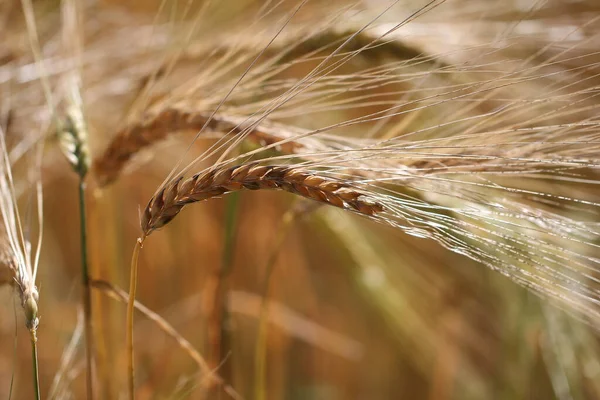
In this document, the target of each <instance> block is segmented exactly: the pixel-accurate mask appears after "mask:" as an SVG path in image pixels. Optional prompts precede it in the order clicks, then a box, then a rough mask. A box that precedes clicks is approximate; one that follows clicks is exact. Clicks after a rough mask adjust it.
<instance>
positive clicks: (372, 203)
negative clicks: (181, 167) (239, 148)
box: [141, 163, 384, 236]
mask: <svg viewBox="0 0 600 400" xmlns="http://www.w3.org/2000/svg"><path fill="white" fill-rule="evenodd" d="M241 189H249V190H261V189H276V190H283V191H286V192H289V193H292V194H296V195H299V196H302V197H306V198H308V199H311V200H314V201H317V202H319V203H323V204H329V205H332V206H335V207H339V208H342V209H346V210H350V211H353V212H356V213H359V214H363V215H366V216H370V217H372V216H376V215H377V214H378V213H380V212H382V211H384V206H383V205H382V203H381V202H379V201H378V200H377V198H376V196H374V195H373V194H372V193H369V192H367V191H364V190H362V189H360V188H358V187H355V185H353V184H351V183H349V182H346V181H344V180H341V179H335V178H330V177H326V176H320V175H319V174H318V172H314V171H310V170H307V169H303V168H302V167H298V166H285V165H284V166H277V165H260V164H257V163H249V164H242V165H238V166H235V167H220V168H214V169H211V170H208V171H207V172H205V173H203V174H197V175H194V176H193V177H191V178H189V179H185V180H184V179H183V178H179V179H176V180H175V181H172V182H170V183H168V184H167V185H165V186H164V187H163V188H162V189H161V190H160V191H159V192H158V193H157V194H156V195H155V196H154V197H152V199H151V200H150V202H149V203H148V205H147V206H146V209H145V210H144V212H143V214H142V219H141V228H142V232H143V233H144V236H148V235H149V234H150V233H152V232H153V231H154V230H155V229H158V228H161V227H163V226H165V225H166V224H168V223H169V222H170V221H171V220H172V219H173V218H175V217H176V216H177V214H179V212H180V211H181V210H182V209H183V207H184V206H186V205H187V204H190V203H195V202H198V201H202V200H207V199H210V198H213V197H216V196H221V195H223V194H226V193H230V192H233V191H236V190H241Z"/></svg>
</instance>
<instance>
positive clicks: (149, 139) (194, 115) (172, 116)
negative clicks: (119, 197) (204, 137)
mask: <svg viewBox="0 0 600 400" xmlns="http://www.w3.org/2000/svg"><path fill="white" fill-rule="evenodd" d="M210 115H211V114H210V113H205V112H198V111H197V110H194V109H190V108H180V107H168V108H165V109H163V110H161V111H159V112H148V113H147V115H146V116H145V117H144V118H142V119H141V120H140V121H138V122H136V123H134V124H132V125H130V126H128V127H127V128H125V129H123V130H121V131H120V132H119V133H117V135H116V136H115V137H114V139H113V140H112V141H111V143H110V144H109V146H108V148H107V149H106V150H105V151H104V153H103V154H102V155H101V156H100V157H99V158H97V159H96V160H94V171H95V174H96V179H97V180H98V182H99V183H100V185H102V186H104V185H107V184H110V183H112V182H113V181H115V180H116V179H117V177H118V176H119V174H120V173H121V171H122V170H123V168H124V166H125V165H126V164H127V162H128V161H129V160H130V159H131V157H133V156H134V155H135V154H136V153H138V152H139V151H141V150H142V149H144V148H146V147H148V146H151V145H153V144H155V143H157V142H159V141H161V140H164V139H165V138H166V137H167V136H168V135H169V134H171V133H173V132H177V131H182V130H186V129H191V130H201V129H203V128H204V129H205V131H209V132H231V133H234V134H246V135H247V138H248V140H250V141H253V142H255V143H258V144H260V145H261V146H265V145H271V144H274V143H276V142H279V141H281V140H282V139H284V138H285V136H282V133H281V132H282V131H281V129H279V128H275V127H270V126H267V125H266V124H261V125H258V126H252V127H251V128H248V127H247V126H244V125H242V123H243V121H245V118H239V117H237V118H236V117H232V116H227V115H222V114H216V115H214V116H213V117H212V118H210ZM302 147H303V145H302V144H300V143H298V142H296V141H286V143H284V144H282V145H281V149H280V150H281V151H283V152H284V153H296V152H297V151H298V150H299V149H300V148H302Z"/></svg>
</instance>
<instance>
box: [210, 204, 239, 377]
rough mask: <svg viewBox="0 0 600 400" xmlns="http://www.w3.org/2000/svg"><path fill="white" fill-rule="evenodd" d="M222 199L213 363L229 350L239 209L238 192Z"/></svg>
mask: <svg viewBox="0 0 600 400" xmlns="http://www.w3.org/2000/svg"><path fill="white" fill-rule="evenodd" d="M225 201H226V203H225V232H224V238H223V253H222V254H221V267H220V269H219V271H218V272H217V276H216V279H217V286H216V288H215V293H214V300H213V304H214V310H213V312H212V314H213V315H212V316H211V321H212V322H211V331H212V338H210V339H209V340H210V341H211V344H212V352H211V353H212V354H211V363H212V366H213V367H216V366H217V365H219V363H221V360H222V357H223V355H226V354H228V353H229V352H230V350H231V334H230V328H229V326H230V323H229V318H230V315H229V310H228V309H227V302H226V298H227V291H228V280H229V275H230V274H231V270H232V268H233V261H234V254H235V241H236V233H237V220H238V213H239V202H240V194H239V193H232V194H230V195H229V196H227V198H226V200H225ZM230 375H231V365H230V364H229V363H227V364H226V365H223V366H222V367H221V376H222V377H223V379H224V380H225V381H229V380H230V379H231V376H230Z"/></svg>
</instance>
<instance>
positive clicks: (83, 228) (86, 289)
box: [79, 175, 94, 399]
mask: <svg viewBox="0 0 600 400" xmlns="http://www.w3.org/2000/svg"><path fill="white" fill-rule="evenodd" d="M85 210H86V206H85V182H84V179H83V176H81V175H80V179H79V224H80V226H79V235H80V241H81V279H82V284H83V316H84V321H85V323H84V327H85V328H84V330H85V360H86V390H87V398H88V399H93V398H94V387H93V375H92V374H93V371H92V367H93V357H94V353H93V349H94V340H93V330H92V291H91V289H90V277H89V270H88V254H87V221H86V214H85Z"/></svg>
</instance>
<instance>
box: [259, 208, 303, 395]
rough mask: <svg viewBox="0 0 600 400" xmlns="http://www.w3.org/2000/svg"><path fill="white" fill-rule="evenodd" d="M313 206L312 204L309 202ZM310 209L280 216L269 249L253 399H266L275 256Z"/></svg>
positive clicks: (261, 305) (299, 209)
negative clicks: (270, 301) (298, 220)
mask: <svg viewBox="0 0 600 400" xmlns="http://www.w3.org/2000/svg"><path fill="white" fill-rule="evenodd" d="M311 206H313V207H314V205H312V204H311ZM307 211H310V208H308V209H307V207H305V206H304V204H302V205H301V207H292V208H291V209H289V210H288V211H287V212H286V213H285V214H283V217H282V218H281V222H280V226H279V229H278V230H277V238H276V239H275V243H274V245H273V247H272V249H271V254H270V255H269V259H268V260H267V265H266V267H265V280H264V286H263V291H262V302H261V304H260V314H259V316H258V324H259V325H258V335H257V337H256V346H255V349H256V350H255V353H254V400H266V398H267V392H266V390H265V388H266V384H267V338H268V325H269V324H268V321H269V318H268V317H269V298H270V297H271V287H272V286H271V281H272V279H271V277H272V276H273V271H274V269H275V262H276V261H277V256H278V255H279V252H280V251H281V248H282V246H283V244H284V243H285V239H286V238H287V236H288V234H289V232H290V229H291V228H292V226H293V222H294V221H296V219H297V217H298V216H299V215H301V214H304V213H305V212H307Z"/></svg>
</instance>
